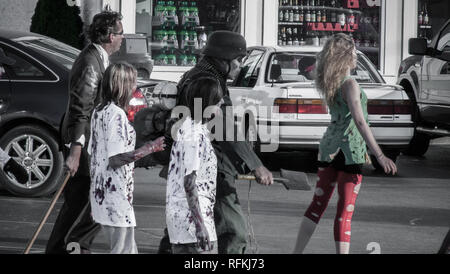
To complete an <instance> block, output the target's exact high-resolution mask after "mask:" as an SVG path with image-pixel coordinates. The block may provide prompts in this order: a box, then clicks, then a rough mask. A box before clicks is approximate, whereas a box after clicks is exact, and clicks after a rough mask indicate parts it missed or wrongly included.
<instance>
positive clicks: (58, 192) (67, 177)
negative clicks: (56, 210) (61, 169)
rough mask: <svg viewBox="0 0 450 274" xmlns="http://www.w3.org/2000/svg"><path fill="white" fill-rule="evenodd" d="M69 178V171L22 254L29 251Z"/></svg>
mask: <svg viewBox="0 0 450 274" xmlns="http://www.w3.org/2000/svg"><path fill="white" fill-rule="evenodd" d="M69 178H70V172H68V173H67V176H66V178H65V179H64V182H63V184H62V185H61V187H60V188H59V189H58V191H57V192H56V194H55V196H54V197H53V200H52V203H51V204H50V207H49V208H48V210H47V212H46V213H45V215H44V218H42V221H41V223H40V224H39V227H38V228H37V229H36V232H34V235H33V238H31V240H30V242H29V243H28V245H27V248H26V249H25V251H24V252H23V254H28V253H29V252H30V249H31V247H32V246H33V244H34V241H36V238H37V236H38V235H39V232H41V229H42V227H43V226H44V224H45V222H46V221H47V218H48V216H50V213H51V212H52V210H53V207H54V206H55V204H56V201H58V198H59V196H60V195H61V193H62V192H63V190H64V187H65V186H66V184H67V181H69Z"/></svg>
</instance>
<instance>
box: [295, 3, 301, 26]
mask: <svg viewBox="0 0 450 274" xmlns="http://www.w3.org/2000/svg"><path fill="white" fill-rule="evenodd" d="M294 22H296V23H299V22H300V12H299V10H298V7H297V6H295V8H294Z"/></svg>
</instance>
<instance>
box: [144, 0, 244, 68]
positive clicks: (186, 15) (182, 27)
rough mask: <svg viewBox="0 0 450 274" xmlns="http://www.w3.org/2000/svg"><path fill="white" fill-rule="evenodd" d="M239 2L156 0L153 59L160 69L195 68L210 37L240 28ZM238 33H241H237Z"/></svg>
mask: <svg viewBox="0 0 450 274" xmlns="http://www.w3.org/2000/svg"><path fill="white" fill-rule="evenodd" d="M239 3H240V1H239V0H227V1H226V2H225V1H221V0H153V7H154V8H153V16H152V42H151V50H152V56H153V59H154V61H155V65H156V66H194V65H195V64H196V63H197V61H198V59H199V58H200V54H201V51H202V48H203V47H204V46H205V45H206V41H207V38H208V35H209V34H210V33H211V32H213V31H215V30H220V29H228V30H234V31H236V30H235V26H236V25H239V24H240V23H239V20H240V17H239V18H238V16H239V15H240V13H239V12H238V10H239ZM237 31H238V30H237Z"/></svg>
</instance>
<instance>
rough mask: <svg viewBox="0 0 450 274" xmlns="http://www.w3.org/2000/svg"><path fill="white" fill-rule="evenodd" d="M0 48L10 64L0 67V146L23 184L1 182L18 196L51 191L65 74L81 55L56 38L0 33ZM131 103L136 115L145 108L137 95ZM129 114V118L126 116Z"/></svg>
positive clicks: (55, 181) (59, 172)
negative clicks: (24, 178)
mask: <svg viewBox="0 0 450 274" xmlns="http://www.w3.org/2000/svg"><path fill="white" fill-rule="evenodd" d="M0 48H1V49H2V50H3V51H4V53H5V54H6V56H8V57H10V58H12V59H14V60H15V64H13V65H6V64H0V67H2V68H3V70H4V71H5V73H3V74H2V76H1V77H0V115H1V116H0V117H1V118H0V146H1V147H2V148H3V149H4V150H5V151H6V152H7V153H8V154H9V155H10V156H11V157H13V159H15V160H16V161H17V162H18V163H20V164H22V165H23V166H24V167H26V168H27V171H28V174H29V180H28V183H27V184H26V185H22V184H19V183H18V182H17V181H15V179H13V178H11V177H9V176H7V175H5V174H4V173H3V172H0V184H1V185H2V186H3V187H4V188H6V189H7V190H9V191H10V192H12V193H14V194H16V195H20V196H28V197H30V196H43V195H48V194H50V193H52V192H54V191H55V190H56V188H57V187H58V185H59V183H60V182H61V181H62V178H63V177H64V176H63V173H64V168H63V167H64V163H63V156H62V154H61V152H60V151H59V146H58V145H59V140H60V138H59V128H60V124H61V122H62V120H63V117H64V114H65V111H66V107H67V102H68V98H69V92H68V87H69V84H68V82H69V72H70V69H71V68H72V64H73V62H74V61H75V59H76V57H77V56H78V54H79V53H80V51H79V50H78V49H75V48H73V47H71V46H69V45H66V44H64V43H61V42H59V41H57V40H55V39H52V38H49V37H46V36H42V35H39V34H35V33H30V32H18V31H9V30H2V29H0ZM134 97H135V98H133V100H132V102H131V103H130V105H131V108H132V110H130V111H129V118H130V120H132V118H133V117H130V114H131V113H135V112H136V111H138V110H139V109H140V108H142V107H145V106H146V102H145V98H144V97H143V96H142V94H140V92H139V91H137V92H136V93H135V96H134ZM131 116H132V115H131Z"/></svg>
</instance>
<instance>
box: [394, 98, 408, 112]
mask: <svg viewBox="0 0 450 274" xmlns="http://www.w3.org/2000/svg"><path fill="white" fill-rule="evenodd" d="M394 113H395V114H412V106H411V101H409V100H398V101H394Z"/></svg>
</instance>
